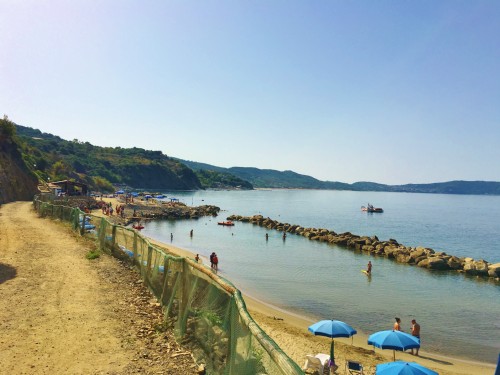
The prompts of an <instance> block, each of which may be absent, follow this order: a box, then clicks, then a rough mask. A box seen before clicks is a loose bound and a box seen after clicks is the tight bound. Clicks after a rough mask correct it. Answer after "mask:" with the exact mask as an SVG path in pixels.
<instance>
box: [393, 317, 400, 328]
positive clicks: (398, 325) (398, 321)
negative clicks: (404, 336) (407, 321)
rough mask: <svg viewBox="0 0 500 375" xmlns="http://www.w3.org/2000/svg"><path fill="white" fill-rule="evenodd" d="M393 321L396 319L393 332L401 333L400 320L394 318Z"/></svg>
mask: <svg viewBox="0 0 500 375" xmlns="http://www.w3.org/2000/svg"><path fill="white" fill-rule="evenodd" d="M394 319H396V322H394V328H393V330H394V331H401V319H399V318H398V317H396V318H394Z"/></svg>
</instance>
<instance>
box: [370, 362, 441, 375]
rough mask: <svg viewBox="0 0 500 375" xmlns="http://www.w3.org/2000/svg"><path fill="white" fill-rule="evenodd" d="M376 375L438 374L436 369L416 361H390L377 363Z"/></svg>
mask: <svg viewBox="0 0 500 375" xmlns="http://www.w3.org/2000/svg"><path fill="white" fill-rule="evenodd" d="M375 374H376V375H438V373H437V372H436V371H433V370H430V369H428V368H427V367H424V366H422V365H419V364H418V363H416V362H403V361H397V362H389V363H381V364H380V365H377V368H376V371H375Z"/></svg>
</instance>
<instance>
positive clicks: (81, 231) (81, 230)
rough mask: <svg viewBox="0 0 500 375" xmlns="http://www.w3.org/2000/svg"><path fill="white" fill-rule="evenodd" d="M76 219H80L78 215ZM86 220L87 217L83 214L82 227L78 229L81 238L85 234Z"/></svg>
mask: <svg viewBox="0 0 500 375" xmlns="http://www.w3.org/2000/svg"><path fill="white" fill-rule="evenodd" d="M78 218H80V215H78ZM86 220H87V215H85V214H83V217H82V226H81V227H80V236H83V235H84V234H85V221H86Z"/></svg>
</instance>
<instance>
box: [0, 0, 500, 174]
mask: <svg viewBox="0 0 500 375" xmlns="http://www.w3.org/2000/svg"><path fill="white" fill-rule="evenodd" d="M0 51H1V55H0V115H1V114H7V115H8V116H9V118H10V119H11V120H13V121H14V122H16V123H18V124H21V125H25V126H29V127H33V128H37V129H40V130H42V131H44V132H48V133H52V134H56V135H59V136H60V137H62V138H64V139H69V140H72V139H78V140H80V141H88V142H90V143H92V144H95V145H100V146H112V147H114V146H121V147H133V146H136V147H141V148H145V149H151V150H161V151H163V152H164V153H166V154H167V155H169V156H175V157H179V158H182V159H187V160H194V161H200V162H205V163H209V164H214V165H217V166H222V167H231V166H245V167H257V168H265V169H277V170H293V171H296V172H298V173H303V174H307V175H311V176H313V177H316V178H318V179H321V180H330V181H342V182H355V181H374V182H380V183H388V184H403V183H427V182H440V181H449V180H456V179H463V180H489V181H500V1H497V0H491V1H485V0H470V1H469V0H468V1H460V0H453V1H436V0H418V1H417V0H415V1H409V0H403V1H400V0H394V1H383V0H380V1H372V0H370V1H336V0H328V1H326V0H324V1H320V0H315V1H309V0H302V1H294V0H256V1H248V0H239V1H236V0H231V1H229V0H227V1H210V0H203V1H191V0H178V1H169V0H159V1H153V0H151V1H148V0H146V1H124V0H107V1H106V0H104V1H88V0H67V1H39V0H23V1H16V0H0Z"/></svg>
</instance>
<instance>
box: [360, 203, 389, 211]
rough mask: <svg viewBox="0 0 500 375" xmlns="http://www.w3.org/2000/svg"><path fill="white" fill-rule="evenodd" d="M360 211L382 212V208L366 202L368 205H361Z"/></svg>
mask: <svg viewBox="0 0 500 375" xmlns="http://www.w3.org/2000/svg"><path fill="white" fill-rule="evenodd" d="M361 211H364V212H384V210H383V209H382V208H380V207H373V205H371V204H370V203H368V206H367V207H365V206H361Z"/></svg>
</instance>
